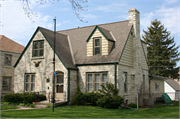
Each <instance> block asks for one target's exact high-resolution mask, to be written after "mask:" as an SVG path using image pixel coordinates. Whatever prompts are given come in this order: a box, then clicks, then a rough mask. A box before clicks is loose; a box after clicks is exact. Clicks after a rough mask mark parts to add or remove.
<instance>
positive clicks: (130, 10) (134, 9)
mask: <svg viewBox="0 0 180 119" xmlns="http://www.w3.org/2000/svg"><path fill="white" fill-rule="evenodd" d="M132 11H135V12H137V13H139V14H140V12H139V11H138V10H137V9H136V8H131V9H129V10H128V12H132Z"/></svg>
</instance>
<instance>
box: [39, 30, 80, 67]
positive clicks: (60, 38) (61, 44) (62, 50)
mask: <svg viewBox="0 0 180 119" xmlns="http://www.w3.org/2000/svg"><path fill="white" fill-rule="evenodd" d="M39 28H40V30H41V32H42V33H43V35H44V36H45V37H46V40H48V42H49V43H50V45H51V47H52V48H53V49H54V32H53V31H50V30H47V29H45V28H42V27H39ZM55 48H56V53H57V55H58V56H59V57H60V59H61V60H62V62H63V63H64V64H65V66H66V67H67V68H73V69H77V68H76V66H75V65H74V64H73V60H72V56H71V51H70V47H69V43H68V39H67V35H63V34H60V33H56V45H55Z"/></svg>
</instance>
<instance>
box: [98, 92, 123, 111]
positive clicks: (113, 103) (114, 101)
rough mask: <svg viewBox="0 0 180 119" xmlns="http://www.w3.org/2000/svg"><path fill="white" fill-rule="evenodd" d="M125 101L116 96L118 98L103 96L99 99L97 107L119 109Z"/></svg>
mask: <svg viewBox="0 0 180 119" xmlns="http://www.w3.org/2000/svg"><path fill="white" fill-rule="evenodd" d="M123 101H124V98H123V97H121V96H119V95H116V96H103V97H102V98H100V99H98V101H97V105H98V106H100V107H102V108H108V109H117V108H118V107H119V106H120V105H121V104H122V103H123Z"/></svg>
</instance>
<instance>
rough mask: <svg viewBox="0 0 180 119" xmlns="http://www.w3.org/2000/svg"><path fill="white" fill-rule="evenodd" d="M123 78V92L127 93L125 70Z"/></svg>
mask: <svg viewBox="0 0 180 119" xmlns="http://www.w3.org/2000/svg"><path fill="white" fill-rule="evenodd" d="M123 80H124V92H125V93H127V72H124V73H123Z"/></svg>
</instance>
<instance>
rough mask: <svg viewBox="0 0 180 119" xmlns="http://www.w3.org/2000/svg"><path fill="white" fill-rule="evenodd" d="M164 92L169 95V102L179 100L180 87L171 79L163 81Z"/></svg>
mask: <svg viewBox="0 0 180 119" xmlns="http://www.w3.org/2000/svg"><path fill="white" fill-rule="evenodd" d="M164 90H165V93H167V94H168V95H169V97H170V98H171V100H177V99H178V100H179V99H180V95H179V94H180V85H179V84H178V83H177V82H176V81H174V80H173V79H169V78H168V79H166V80H165V81H164Z"/></svg>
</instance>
